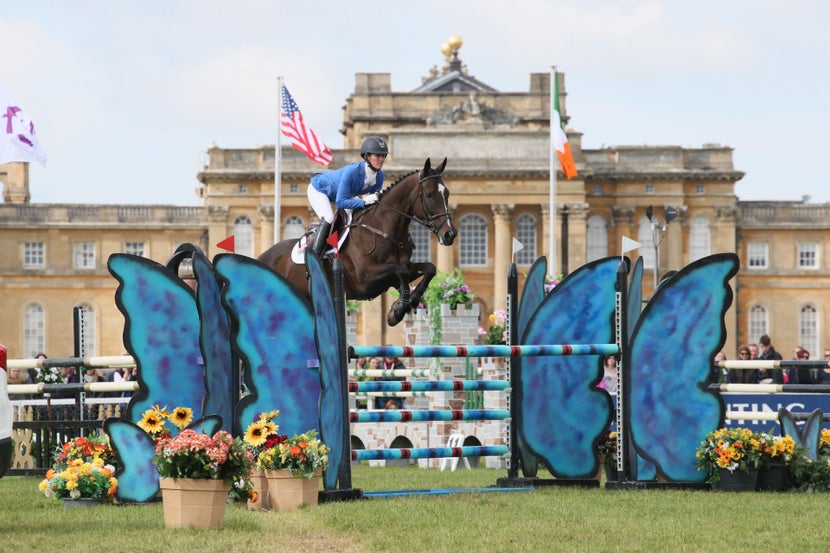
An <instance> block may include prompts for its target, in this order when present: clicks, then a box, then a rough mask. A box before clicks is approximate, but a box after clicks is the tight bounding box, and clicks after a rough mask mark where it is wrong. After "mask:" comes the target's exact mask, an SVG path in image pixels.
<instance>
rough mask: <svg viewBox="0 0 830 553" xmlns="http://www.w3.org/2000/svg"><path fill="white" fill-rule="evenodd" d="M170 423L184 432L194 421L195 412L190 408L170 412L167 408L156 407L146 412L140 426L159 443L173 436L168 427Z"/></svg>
mask: <svg viewBox="0 0 830 553" xmlns="http://www.w3.org/2000/svg"><path fill="white" fill-rule="evenodd" d="M168 421H169V422H171V423H173V426H174V427H175V428H176V429H178V430H183V429H185V428H187V425H188V424H190V423H191V422H192V421H193V410H192V409H190V408H189V407H176V408H175V409H173V411H168V410H167V408H166V407H160V406H158V405H154V406H153V407H151V408H150V409H147V410H146V411H144V414H143V415H141V420H140V421H138V426H139V428H141V429H142V430H144V431H145V432H146V433H148V434H149V435H150V436H152V438H153V439H154V440H155V441H156V443H158V441H159V440H161V439H165V438H169V437H170V435H171V429H170V428H168V426H167V422H168Z"/></svg>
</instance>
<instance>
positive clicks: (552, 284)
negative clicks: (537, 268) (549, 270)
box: [545, 275, 563, 295]
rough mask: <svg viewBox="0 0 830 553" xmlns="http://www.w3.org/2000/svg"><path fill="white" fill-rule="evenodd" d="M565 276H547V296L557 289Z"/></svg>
mask: <svg viewBox="0 0 830 553" xmlns="http://www.w3.org/2000/svg"><path fill="white" fill-rule="evenodd" d="M562 277H563V275H559V276H557V277H555V276H553V275H546V276H545V294H546V295H547V294H550V293H551V291H552V290H553V289H554V288H556V286H557V285H558V284H559V283H560V282H562Z"/></svg>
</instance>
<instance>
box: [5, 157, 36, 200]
mask: <svg viewBox="0 0 830 553" xmlns="http://www.w3.org/2000/svg"><path fill="white" fill-rule="evenodd" d="M0 182H2V183H3V202H4V203H7V204H27V203H29V200H30V198H31V195H30V194H29V164H28V163H24V162H22V161H21V162H13V163H4V164H2V165H0Z"/></svg>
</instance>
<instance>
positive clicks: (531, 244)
mask: <svg viewBox="0 0 830 553" xmlns="http://www.w3.org/2000/svg"><path fill="white" fill-rule="evenodd" d="M516 239H517V240H518V241H519V242H521V243H522V246H523V248H522V249H521V250H519V253H518V254H516V264H517V265H533V262H534V261H536V257H537V254H536V217H534V216H533V215H531V214H529V213H522V214H521V215H519V218H518V219H517V220H516Z"/></svg>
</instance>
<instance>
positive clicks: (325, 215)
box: [308, 184, 334, 223]
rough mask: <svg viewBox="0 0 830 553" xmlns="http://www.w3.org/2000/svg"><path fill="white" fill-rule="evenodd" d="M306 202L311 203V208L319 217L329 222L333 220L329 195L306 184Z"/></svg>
mask: <svg viewBox="0 0 830 553" xmlns="http://www.w3.org/2000/svg"><path fill="white" fill-rule="evenodd" d="M308 203H310V204H311V209H313V210H314V213H316V214H317V216H318V217H320V218H321V219H325V220H326V221H328V222H329V223H333V222H334V210H333V209H332V208H331V201H329V197H328V196H326V195H325V194H323V193H322V192H320V191H319V190H317V189H315V188H314V187H313V186H312V185H310V184H309V185H308Z"/></svg>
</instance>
